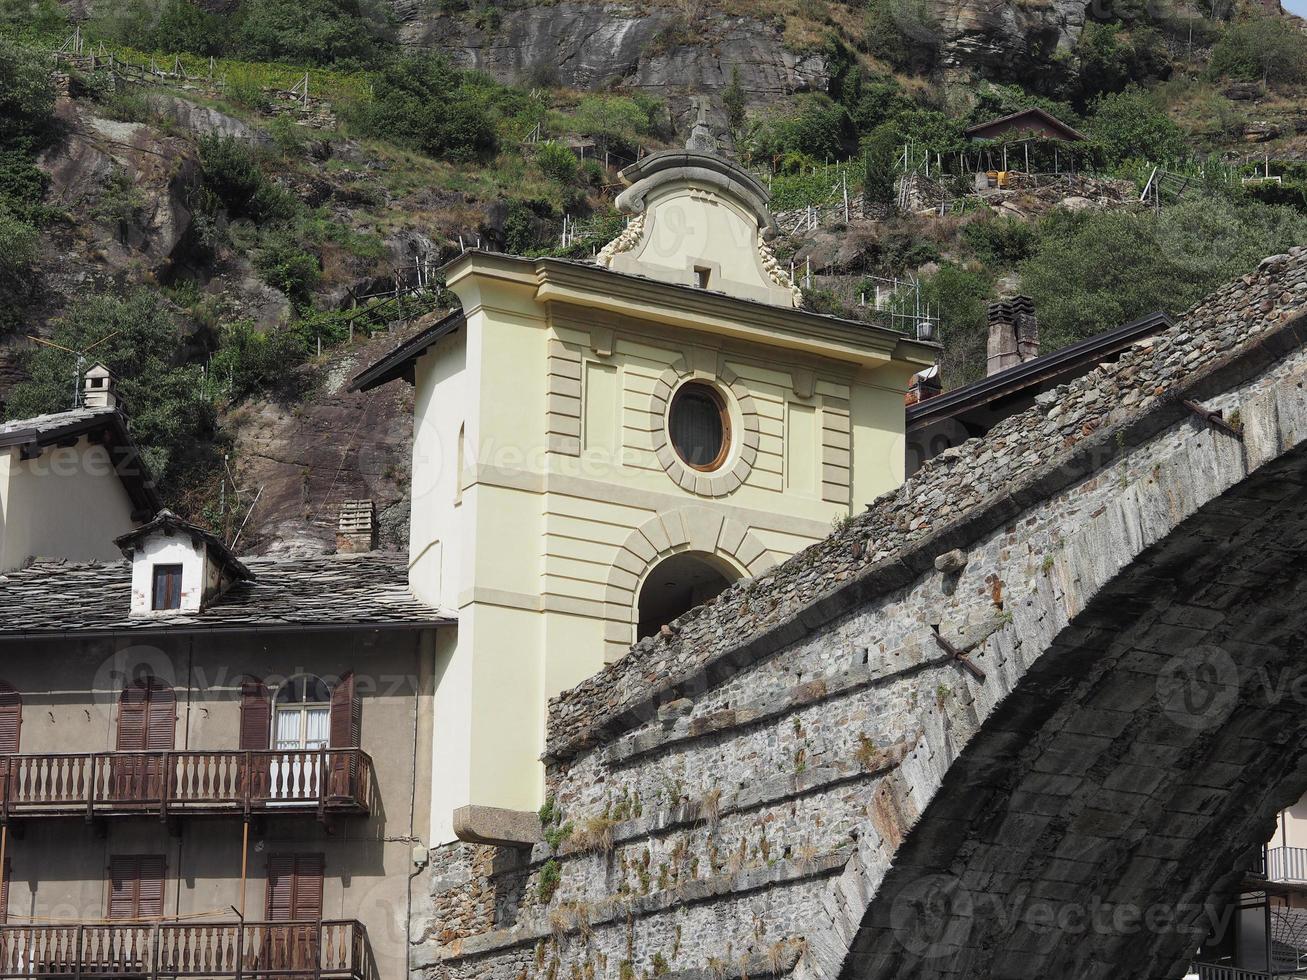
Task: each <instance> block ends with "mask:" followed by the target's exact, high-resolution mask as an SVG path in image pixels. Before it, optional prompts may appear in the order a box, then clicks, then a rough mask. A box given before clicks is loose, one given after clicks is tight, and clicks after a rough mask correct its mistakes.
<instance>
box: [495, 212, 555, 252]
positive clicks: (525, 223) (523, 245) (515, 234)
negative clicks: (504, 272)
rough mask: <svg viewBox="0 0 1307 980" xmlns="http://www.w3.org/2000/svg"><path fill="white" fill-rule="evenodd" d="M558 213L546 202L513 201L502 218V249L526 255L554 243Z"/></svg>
mask: <svg viewBox="0 0 1307 980" xmlns="http://www.w3.org/2000/svg"><path fill="white" fill-rule="evenodd" d="M558 220H559V215H558V212H557V211H555V210H554V206H553V205H552V204H550V203H549V202H548V201H513V202H512V203H511V204H509V206H508V214H507V215H506V216H505V218H504V248H505V249H506V250H507V251H508V252H509V253H510V254H513V255H526V254H527V253H529V252H534V251H537V250H539V249H542V248H547V247H549V246H550V245H552V244H553V243H554V229H555V227H556V226H557V222H558Z"/></svg>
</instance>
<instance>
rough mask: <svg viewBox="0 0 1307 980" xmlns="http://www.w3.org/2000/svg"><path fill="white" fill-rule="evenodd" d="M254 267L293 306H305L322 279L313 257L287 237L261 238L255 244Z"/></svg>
mask: <svg viewBox="0 0 1307 980" xmlns="http://www.w3.org/2000/svg"><path fill="white" fill-rule="evenodd" d="M254 264H255V267H256V268H257V269H258V270H259V272H260V273H261V274H262V275H263V281H264V282H266V283H267V284H268V285H269V286H272V287H273V288H274V289H279V290H281V291H282V292H283V293H285V294H286V296H287V297H288V298H289V299H290V301H291V302H292V303H294V304H295V305H296V306H301V307H306V306H308V305H309V304H310V303H311V302H312V300H313V291H314V290H315V289H317V287H318V280H319V279H320V278H321V276H322V268H321V265H320V263H319V262H318V257H317V256H316V255H314V254H313V253H311V252H306V251H305V250H304V249H303V248H301V247H300V245H299V243H298V242H296V241H295V240H294V239H292V238H291V237H290V236H289V235H285V234H272V235H267V236H265V237H264V238H263V239H262V240H261V241H260V243H259V249H258V251H257V252H256V254H255V258H254Z"/></svg>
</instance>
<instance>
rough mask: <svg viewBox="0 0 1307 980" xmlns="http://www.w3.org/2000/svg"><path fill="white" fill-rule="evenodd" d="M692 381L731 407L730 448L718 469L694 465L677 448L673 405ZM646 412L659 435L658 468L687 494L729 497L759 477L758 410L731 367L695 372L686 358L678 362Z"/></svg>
mask: <svg viewBox="0 0 1307 980" xmlns="http://www.w3.org/2000/svg"><path fill="white" fill-rule="evenodd" d="M692 382H697V383H701V384H703V385H705V386H707V387H708V388H710V389H713V390H714V391H715V392H716V393H717V394H718V395H719V396H720V397H721V399H722V403H723V404H724V405H725V406H726V413H727V418H728V419H729V422H730V426H731V430H730V431H731V434H730V437H729V438H728V439H726V440H725V441H724V442H723V445H724V446H726V447H727V454H726V457H725V459H724V460H722V462H721V463H720V464H719V466H718V468H717V469H715V470H700V469H696V468H694V467H692V466H690V465H689V464H688V463H686V462H685V461H684V460H682V459H681V455H680V453H678V452H677V451H676V449H675V448H673V446H672V444H671V433H670V431H669V426H668V421H669V418H670V414H669V406H670V405H671V402H672V398H673V396H674V394H675V393H676V392H677V391H678V390H680V388H681V387H682V386H684V385H686V384H689V383H692ZM646 412H647V414H646V416H645V418H646V420H647V421H646V428H647V431H649V432H650V433H651V434H652V436H653V439H652V445H651V446H650V448H651V449H652V450H653V453H654V456H655V458H656V459H657V462H658V465H659V466H661V467H662V469H663V471H664V472H666V474H667V476H668V477H669V478H670V479H671V480H672V482H673V483H675V484H676V485H677V486H679V487H680V488H681V489H682V490H685V491H687V492H689V493H692V494H695V495H696V496H700V497H725V496H726V495H728V494H731V493H734V492H735V491H736V490H738V489H739V488H740V487H741V486H743V485H744V482H745V481H746V480H747V479H748V478H749V474H750V473H751V472H753V465H754V463H755V462H756V460H757V458H758V432H759V428H760V426H759V421H758V407H757V405H756V404H755V402H754V400H753V396H752V395H751V394H750V393H749V390H748V388H746V387H745V386H744V385H743V384H742V383H741V382H740V379H739V377H738V376H737V375H736V374H735V372H734V371H732V370H731V369H730V368H728V367H725V366H724V365H723V366H721V367H720V368H719V369H718V370H717V371H716V372H715V373H712V372H707V371H694V372H691V371H690V370H689V369H688V368H687V366H686V363H685V360H684V359H681V360H678V361H677V362H676V363H675V364H673V365H672V366H670V367H668V368H667V369H666V370H664V371H663V373H662V375H661V376H660V377H659V379H658V381H657V382H656V383H655V385H654V390H653V392H652V393H651V394H650V396H649V401H648V402H647V408H646Z"/></svg>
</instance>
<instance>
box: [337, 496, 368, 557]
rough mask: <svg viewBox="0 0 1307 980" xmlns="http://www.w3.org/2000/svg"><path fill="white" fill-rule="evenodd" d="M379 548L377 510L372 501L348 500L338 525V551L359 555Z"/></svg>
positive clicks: (342, 507) (344, 504)
mask: <svg viewBox="0 0 1307 980" xmlns="http://www.w3.org/2000/svg"><path fill="white" fill-rule="evenodd" d="M376 547H377V521H376V508H375V507H374V506H373V504H372V501H371V500H346V501H345V502H344V503H343V504H341V505H340V520H339V522H338V523H337V525H336V551H337V553H339V554H342V555H357V554H363V553H364V552H368V551H375V550H376Z"/></svg>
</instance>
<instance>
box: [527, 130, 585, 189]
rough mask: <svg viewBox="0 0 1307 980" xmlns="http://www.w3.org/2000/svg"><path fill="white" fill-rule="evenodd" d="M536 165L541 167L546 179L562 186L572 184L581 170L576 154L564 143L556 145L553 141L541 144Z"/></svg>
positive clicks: (537, 151)
mask: <svg viewBox="0 0 1307 980" xmlns="http://www.w3.org/2000/svg"><path fill="white" fill-rule="evenodd" d="M536 163H538V164H539V165H540V170H541V171H542V172H543V173H544V175H545V176H546V177H548V178H549V179H550V180H556V181H557V182H558V183H560V184H570V183H571V182H572V181H573V180H575V179H576V174H577V171H578V170H579V169H580V162H579V161H578V160H577V159H576V154H575V153H573V152H572V151H571V149H569V148H568V147H566V146H564V145H563V144H562V143H555V142H554V141H553V140H550V141H549V142H547V143H541V144H540V146H539V147H538V148H537V149H536Z"/></svg>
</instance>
